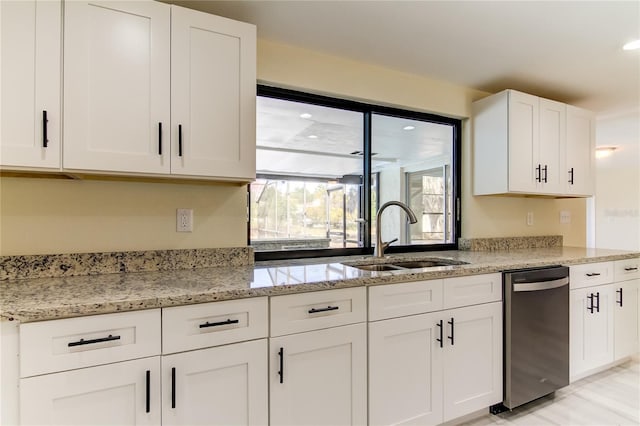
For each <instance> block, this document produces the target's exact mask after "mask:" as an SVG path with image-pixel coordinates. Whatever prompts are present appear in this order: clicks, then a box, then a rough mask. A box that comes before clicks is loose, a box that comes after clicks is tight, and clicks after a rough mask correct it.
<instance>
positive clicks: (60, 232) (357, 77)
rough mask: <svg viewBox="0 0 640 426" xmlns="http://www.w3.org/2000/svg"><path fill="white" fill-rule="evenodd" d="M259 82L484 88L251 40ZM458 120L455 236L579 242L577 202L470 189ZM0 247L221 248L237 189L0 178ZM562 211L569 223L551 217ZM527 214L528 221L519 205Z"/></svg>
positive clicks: (452, 91)
mask: <svg viewBox="0 0 640 426" xmlns="http://www.w3.org/2000/svg"><path fill="white" fill-rule="evenodd" d="M258 79H259V81H260V82H261V83H265V84H274V85H278V86H283V87H288V88H295V89H301V90H307V91H311V92H314V93H321V94H329V95H335V96H341V97H346V98H350V99H356V100H364V101H370V102H374V103H379V104H384V105H391V106H400V107H405V108H409V109H415V110H419V111H426V112H435V113H438V114H442V115H447V116H452V117H460V118H464V117H468V116H469V115H470V104H471V102H472V101H473V100H475V99H478V98H481V97H483V96H485V95H486V94H485V93H482V92H478V91H475V90H471V89H467V88H465V87H461V86H456V85H453V84H451V83H447V82H443V81H438V80H433V79H429V78H425V77H421V76H416V75H411V74H406V73H402V72H399V71H395V70H390V69H386V68H381V67H378V66H373V65H369V64H364V63H359V62H355V61H352V60H349V59H344V58H338V57H333V56H328V55H324V54H321V53H318V52H312V51H308V50H303V49H298V48H293V47H290V46H285V45H281V44H276V43H272V42H268V41H264V40H261V41H259V43H258ZM467 127H468V126H467V122H466V121H465V123H464V130H465V131H464V135H463V165H464V169H463V194H462V204H463V211H462V215H463V230H462V234H463V236H465V237H486V236H518V235H546V234H563V235H564V237H565V244H566V245H580V246H582V245H585V231H584V228H585V227H584V226H583V224H584V221H585V207H584V201H583V200H553V199H537V198H507V197H473V196H472V195H471V193H470V189H471V182H470V176H471V168H470V164H471V145H470V137H469V132H468V128H467ZM0 197H1V201H0V234H1V236H0V254H1V255H9V254H41V253H66V252H90V251H112V250H145V249H171V248H199V247H231V246H242V245H245V244H246V223H245V212H246V187H239V186H224V185H196V184H171V183H142V182H100V181H79V180H78V181H75V180H54V179H32V178H7V177H3V178H0ZM176 208H193V209H194V213H195V228H194V232H193V233H190V234H185V233H176V232H175V209H176ZM561 209H566V210H570V211H571V213H572V219H573V221H572V224H571V225H569V226H567V225H562V226H561V225H560V224H559V220H558V217H559V211H560V210H561ZM528 211H533V212H534V225H533V226H527V225H526V220H525V218H526V213H527V212H528Z"/></svg>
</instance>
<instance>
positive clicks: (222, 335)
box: [162, 297, 269, 354]
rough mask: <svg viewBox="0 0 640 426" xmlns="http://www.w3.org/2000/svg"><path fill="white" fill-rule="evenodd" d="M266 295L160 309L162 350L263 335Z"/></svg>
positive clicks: (164, 351)
mask: <svg viewBox="0 0 640 426" xmlns="http://www.w3.org/2000/svg"><path fill="white" fill-rule="evenodd" d="M267 312H268V304H267V298H266V297H258V298H253V299H240V300H229V301H224V302H213V303H204V304H201V305H190V306H177V307H174V308H165V309H163V311H162V353H165V354H167V353H174V352H181V351H188V350H191V349H199V348H206V347H209V346H218V345H224V344H227V343H233V342H241V341H243V340H251V339H258V338H261V337H266V336H267V333H268V321H269V316H268V314H267Z"/></svg>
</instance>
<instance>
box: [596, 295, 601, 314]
mask: <svg viewBox="0 0 640 426" xmlns="http://www.w3.org/2000/svg"><path fill="white" fill-rule="evenodd" d="M596 312H600V292H599V291H598V292H596Z"/></svg>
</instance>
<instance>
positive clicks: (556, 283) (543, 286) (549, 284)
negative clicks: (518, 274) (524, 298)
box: [513, 277, 569, 291]
mask: <svg viewBox="0 0 640 426" xmlns="http://www.w3.org/2000/svg"><path fill="white" fill-rule="evenodd" d="M567 284H569V277H564V278H560V279H559V280H551V281H540V282H535V283H517V284H513V291H539V290H551V289H553V288H558V287H562V286H564V285H567Z"/></svg>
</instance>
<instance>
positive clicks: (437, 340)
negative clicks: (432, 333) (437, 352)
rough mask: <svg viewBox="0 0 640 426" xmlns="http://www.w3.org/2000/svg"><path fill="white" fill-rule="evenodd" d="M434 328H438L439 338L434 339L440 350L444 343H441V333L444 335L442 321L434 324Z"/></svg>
mask: <svg viewBox="0 0 640 426" xmlns="http://www.w3.org/2000/svg"><path fill="white" fill-rule="evenodd" d="M436 327H438V328H440V338H439V339H436V342H440V347H441V348H442V347H443V346H444V343H443V342H442V340H443V338H442V337H443V333H444V331H443V330H442V329H443V328H444V327H443V321H442V320H440V321H439V322H438V323H437V324H436Z"/></svg>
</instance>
